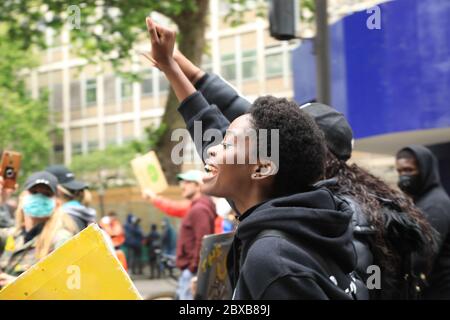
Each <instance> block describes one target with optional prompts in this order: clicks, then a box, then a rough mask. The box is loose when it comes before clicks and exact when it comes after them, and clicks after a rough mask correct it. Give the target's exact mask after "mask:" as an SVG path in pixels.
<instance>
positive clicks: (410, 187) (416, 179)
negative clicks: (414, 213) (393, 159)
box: [398, 174, 421, 196]
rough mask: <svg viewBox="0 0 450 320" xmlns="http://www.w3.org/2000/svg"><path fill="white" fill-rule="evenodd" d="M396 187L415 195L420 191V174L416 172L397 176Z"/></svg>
mask: <svg viewBox="0 0 450 320" xmlns="http://www.w3.org/2000/svg"><path fill="white" fill-rule="evenodd" d="M398 187H399V188H400V189H401V190H402V191H403V192H406V193H407V194H410V195H413V196H415V195H417V194H418V193H419V192H420V187H421V185H420V176H419V175H418V174H416V175H404V176H399V180H398Z"/></svg>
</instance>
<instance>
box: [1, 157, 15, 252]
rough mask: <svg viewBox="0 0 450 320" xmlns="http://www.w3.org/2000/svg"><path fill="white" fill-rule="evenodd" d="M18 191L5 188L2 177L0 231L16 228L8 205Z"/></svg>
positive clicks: (11, 210)
mask: <svg viewBox="0 0 450 320" xmlns="http://www.w3.org/2000/svg"><path fill="white" fill-rule="evenodd" d="M0 156H1V153H0ZM16 189H17V186H16V188H14V189H6V188H3V177H2V176H0V229H1V228H10V227H12V226H14V214H13V212H14V211H13V209H12V208H11V206H10V205H8V201H10V199H11V196H12V194H13V193H14V192H15V190H16ZM0 245H1V244H0ZM0 254H1V251H0Z"/></svg>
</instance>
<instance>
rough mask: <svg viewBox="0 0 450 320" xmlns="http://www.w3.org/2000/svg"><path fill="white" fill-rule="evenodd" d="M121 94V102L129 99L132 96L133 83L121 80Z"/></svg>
mask: <svg viewBox="0 0 450 320" xmlns="http://www.w3.org/2000/svg"><path fill="white" fill-rule="evenodd" d="M121 92H122V93H121V94H122V100H126V99H130V98H131V96H132V95H133V83H132V82H131V81H130V80H126V79H122V81H121Z"/></svg>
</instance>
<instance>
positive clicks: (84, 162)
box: [70, 124, 167, 188]
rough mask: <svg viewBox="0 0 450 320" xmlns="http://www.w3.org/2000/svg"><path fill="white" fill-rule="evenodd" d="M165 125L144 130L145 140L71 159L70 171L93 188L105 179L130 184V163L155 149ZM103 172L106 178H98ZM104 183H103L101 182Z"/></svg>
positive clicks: (110, 147) (131, 175)
mask: <svg viewBox="0 0 450 320" xmlns="http://www.w3.org/2000/svg"><path fill="white" fill-rule="evenodd" d="M166 129H167V125H164V124H163V125H161V126H158V127H157V126H149V127H147V128H146V133H147V137H146V139H145V140H142V141H140V140H133V141H130V142H127V143H125V144H124V145H121V146H108V147H107V148H106V149H105V150H97V151H94V152H90V153H88V154H86V155H77V156H75V157H73V159H72V163H71V165H70V167H71V169H72V170H73V171H74V172H75V173H76V174H77V175H79V176H82V177H83V178H84V179H86V180H88V181H90V182H91V183H92V184H93V187H94V188H95V187H96V186H98V185H99V183H100V182H99V181H101V180H105V179H110V180H111V179H113V180H117V179H121V180H124V181H126V182H124V183H125V184H127V183H130V181H132V180H133V179H134V177H133V174H132V172H131V167H130V161H131V160H133V159H134V158H135V157H136V156H137V155H139V154H145V153H147V152H148V151H149V150H152V149H154V148H155V146H156V144H157V143H158V141H159V139H160V138H161V136H162V135H163V134H164V132H165V130H166ZM99 172H105V173H106V177H100V179H99V177H98V175H97V173H99ZM102 182H103V183H105V181H102Z"/></svg>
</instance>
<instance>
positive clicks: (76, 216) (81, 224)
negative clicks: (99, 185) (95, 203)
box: [46, 165, 97, 231]
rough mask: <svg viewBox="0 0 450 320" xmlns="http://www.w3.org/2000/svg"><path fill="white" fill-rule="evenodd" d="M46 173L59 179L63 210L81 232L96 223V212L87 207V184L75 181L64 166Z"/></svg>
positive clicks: (49, 169) (48, 168) (59, 195)
mask: <svg viewBox="0 0 450 320" xmlns="http://www.w3.org/2000/svg"><path fill="white" fill-rule="evenodd" d="M46 171H48V172H50V173H52V174H53V175H54V176H55V177H56V178H57V179H58V197H59V199H60V200H61V201H62V203H63V204H62V208H63V209H64V211H65V212H66V213H67V214H68V215H69V216H70V217H71V218H72V219H73V220H74V222H75V223H76V225H77V226H78V229H79V231H81V230H83V229H84V228H86V227H87V226H88V225H89V224H91V223H93V222H95V220H96V215H97V213H96V211H95V209H93V208H89V207H87V206H86V205H85V200H86V192H87V188H88V186H87V184H86V183H84V182H81V181H78V180H75V175H74V174H73V172H71V171H70V170H69V169H67V168H66V167H65V166H63V165H51V166H49V167H47V169H46Z"/></svg>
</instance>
